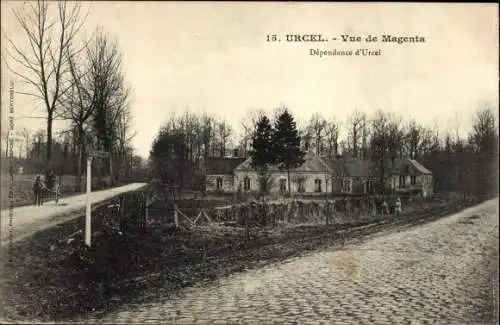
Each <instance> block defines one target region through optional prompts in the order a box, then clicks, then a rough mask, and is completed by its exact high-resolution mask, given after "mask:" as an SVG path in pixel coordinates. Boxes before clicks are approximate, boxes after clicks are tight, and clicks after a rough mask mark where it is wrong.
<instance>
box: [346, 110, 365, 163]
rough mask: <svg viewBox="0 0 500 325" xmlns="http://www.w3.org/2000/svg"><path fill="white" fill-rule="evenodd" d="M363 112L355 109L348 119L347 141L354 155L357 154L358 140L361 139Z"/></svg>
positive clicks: (356, 155)
mask: <svg viewBox="0 0 500 325" xmlns="http://www.w3.org/2000/svg"><path fill="white" fill-rule="evenodd" d="M364 119H365V117H364V114H362V113H360V112H358V111H355V112H354V113H353V114H352V115H351V116H350V117H349V119H348V125H349V140H350V141H349V142H350V147H351V149H352V155H353V156H354V157H358V156H359V147H360V142H361V141H360V140H361V139H362V127H363V123H364Z"/></svg>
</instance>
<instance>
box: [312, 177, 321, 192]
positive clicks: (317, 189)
mask: <svg viewBox="0 0 500 325" xmlns="http://www.w3.org/2000/svg"><path fill="white" fill-rule="evenodd" d="M314 191H315V192H321V179H319V178H316V179H315V180H314Z"/></svg>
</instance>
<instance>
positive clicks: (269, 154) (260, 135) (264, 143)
mask: <svg viewBox="0 0 500 325" xmlns="http://www.w3.org/2000/svg"><path fill="white" fill-rule="evenodd" d="M250 157H251V161H252V167H253V168H255V169H256V170H257V171H258V173H259V177H260V188H261V190H262V191H263V192H266V193H267V192H268V190H269V181H270V175H268V173H267V172H268V168H269V166H270V165H273V164H275V163H276V155H275V153H274V145H273V128H272V126H271V122H270V121H269V119H268V118H267V116H265V115H264V116H262V117H261V118H259V120H258V121H257V122H256V124H255V131H254V133H253V135H252V150H251V152H250Z"/></svg>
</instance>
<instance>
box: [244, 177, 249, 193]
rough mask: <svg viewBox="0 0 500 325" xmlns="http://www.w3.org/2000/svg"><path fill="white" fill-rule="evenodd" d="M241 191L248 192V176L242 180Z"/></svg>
mask: <svg viewBox="0 0 500 325" xmlns="http://www.w3.org/2000/svg"><path fill="white" fill-rule="evenodd" d="M243 189H244V190H245V191H250V178H249V177H248V176H245V178H244V179H243Z"/></svg>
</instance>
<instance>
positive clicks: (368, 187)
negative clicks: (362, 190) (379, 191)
mask: <svg viewBox="0 0 500 325" xmlns="http://www.w3.org/2000/svg"><path fill="white" fill-rule="evenodd" d="M366 192H368V193H372V192H373V180H371V179H369V180H367V181H366Z"/></svg>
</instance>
